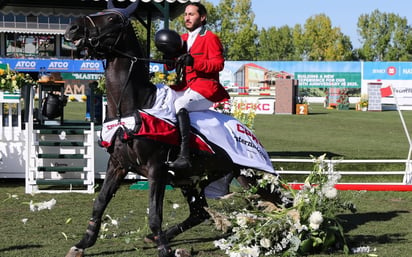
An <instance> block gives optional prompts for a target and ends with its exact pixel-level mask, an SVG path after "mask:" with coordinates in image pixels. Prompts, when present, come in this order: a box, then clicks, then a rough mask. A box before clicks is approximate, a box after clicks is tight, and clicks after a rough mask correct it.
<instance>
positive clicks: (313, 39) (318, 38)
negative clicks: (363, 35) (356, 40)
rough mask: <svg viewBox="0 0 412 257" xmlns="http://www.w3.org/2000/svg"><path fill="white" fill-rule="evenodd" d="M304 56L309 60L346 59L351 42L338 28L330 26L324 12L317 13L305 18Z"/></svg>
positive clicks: (329, 21) (350, 52) (350, 53)
mask: <svg viewBox="0 0 412 257" xmlns="http://www.w3.org/2000/svg"><path fill="white" fill-rule="evenodd" d="M302 38H303V40H304V47H303V49H304V51H303V54H304V55H305V58H307V59H308V60H309V61H347V60H351V59H352V56H353V53H352V44H351V42H350V39H349V37H347V36H344V35H343V33H342V32H341V31H340V28H337V27H334V28H333V27H332V23H331V20H330V18H329V17H328V16H326V15H325V14H318V15H315V16H312V17H310V18H308V19H307V20H306V23H305V25H304V32H303V36H302Z"/></svg>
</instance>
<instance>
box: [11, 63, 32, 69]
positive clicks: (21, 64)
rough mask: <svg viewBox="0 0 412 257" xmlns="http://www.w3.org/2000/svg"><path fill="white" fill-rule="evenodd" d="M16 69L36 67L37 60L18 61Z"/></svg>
mask: <svg viewBox="0 0 412 257" xmlns="http://www.w3.org/2000/svg"><path fill="white" fill-rule="evenodd" d="M14 68H15V69H33V70H34V69H35V68H36V62H35V61H18V62H17V63H16V66H15V67H14Z"/></svg>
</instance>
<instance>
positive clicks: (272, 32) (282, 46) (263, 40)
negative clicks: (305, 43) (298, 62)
mask: <svg viewBox="0 0 412 257" xmlns="http://www.w3.org/2000/svg"><path fill="white" fill-rule="evenodd" d="M294 52H295V50H294V43H293V31H292V29H291V28H290V27H288V26H282V27H280V28H279V29H277V28H276V27H270V28H268V29H267V30H266V29H264V28H263V29H262V30H260V33H259V43H258V57H257V59H258V60H259V61H270V60H277V61H291V60H294V56H293V54H294Z"/></svg>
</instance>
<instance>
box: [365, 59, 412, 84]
mask: <svg viewBox="0 0 412 257" xmlns="http://www.w3.org/2000/svg"><path fill="white" fill-rule="evenodd" d="M363 79H364V80H411V79H412V62H365V63H364V65H363Z"/></svg>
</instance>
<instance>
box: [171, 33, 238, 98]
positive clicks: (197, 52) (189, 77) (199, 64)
mask: <svg viewBox="0 0 412 257" xmlns="http://www.w3.org/2000/svg"><path fill="white" fill-rule="evenodd" d="M181 37H182V39H183V41H187V39H188V37H189V35H188V33H185V34H183V35H182V36H181ZM189 53H190V54H191V55H192V57H193V59H194V64H193V66H186V68H185V70H184V71H183V80H182V82H181V83H180V84H178V85H175V86H172V88H173V89H174V90H176V91H181V90H185V89H187V88H188V87H190V88H191V89H192V90H194V91H196V92H198V93H199V94H201V95H202V96H204V97H205V98H206V99H208V100H210V101H212V102H220V101H225V100H228V99H229V98H230V96H229V94H228V93H227V91H226V90H225V89H224V87H223V86H222V85H221V84H220V83H219V72H220V71H222V70H223V67H224V62H225V60H224V58H223V46H222V43H221V42H220V40H219V38H218V37H217V36H216V35H215V34H213V33H212V32H211V31H209V30H206V28H205V27H203V28H202V30H201V31H200V32H199V34H198V35H197V37H196V40H195V42H194V43H193V45H192V47H191V48H190V50H189ZM169 68H170V67H169Z"/></svg>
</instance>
